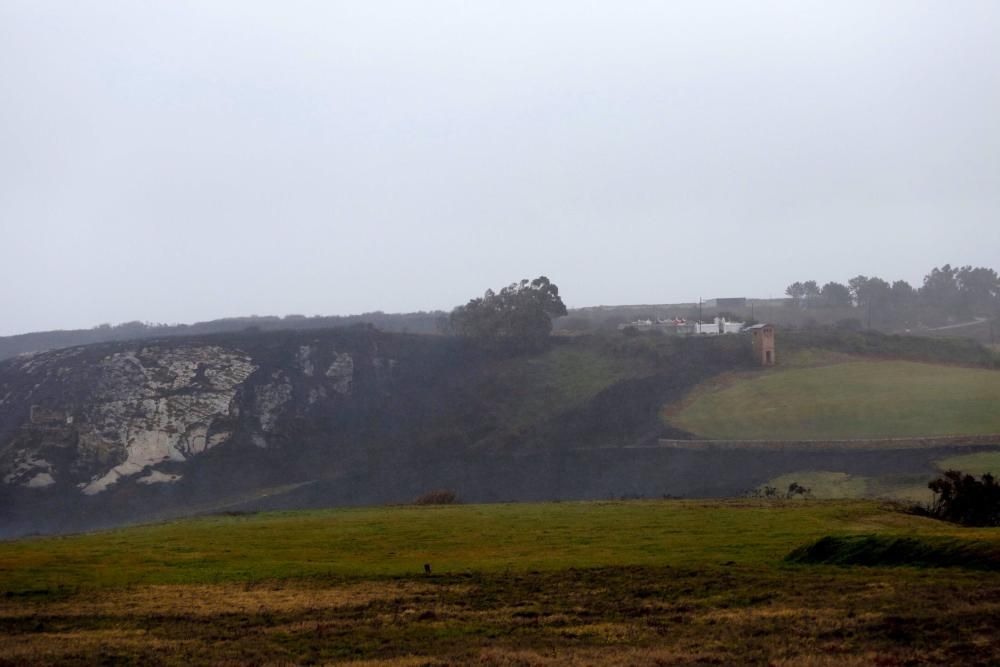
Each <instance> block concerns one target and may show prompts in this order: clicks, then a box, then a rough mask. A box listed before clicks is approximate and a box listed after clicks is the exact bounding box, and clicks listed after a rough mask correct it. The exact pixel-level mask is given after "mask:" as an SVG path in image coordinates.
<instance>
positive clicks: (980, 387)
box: [665, 361, 1000, 440]
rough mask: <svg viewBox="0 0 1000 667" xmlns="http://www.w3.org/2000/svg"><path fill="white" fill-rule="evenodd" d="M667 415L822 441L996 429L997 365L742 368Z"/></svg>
mask: <svg viewBox="0 0 1000 667" xmlns="http://www.w3.org/2000/svg"><path fill="white" fill-rule="evenodd" d="M665 414H666V419H668V420H669V422H670V423H671V424H673V425H674V426H678V427H680V428H682V429H685V430H687V431H690V432H692V433H696V434H698V435H700V436H703V437H706V438H720V439H762V440H772V439H773V440H823V439H847V438H880V437H922V436H944V435H975V434H995V433H1000V371H995V370H986V369H977V368H963V367H957V366H945V365H939V364H926V363H917V362H909V361H851V362H847V363H834V364H831V365H823V366H817V367H805V368H803V367H793V368H784V369H782V368H779V369H776V370H773V371H763V372H758V373H752V374H741V375H738V376H733V377H730V378H727V379H726V381H723V382H720V381H718V380H713V381H711V382H710V383H706V384H704V385H702V386H701V387H699V388H697V389H695V390H694V392H692V394H691V395H690V396H689V397H688V399H687V400H685V401H684V402H683V403H682V404H680V405H676V406H670V407H668V408H667V410H666V413H665Z"/></svg>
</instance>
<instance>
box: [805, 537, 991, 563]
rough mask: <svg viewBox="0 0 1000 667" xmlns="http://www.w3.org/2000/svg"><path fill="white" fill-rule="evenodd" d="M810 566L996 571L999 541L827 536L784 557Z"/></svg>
mask: <svg viewBox="0 0 1000 667" xmlns="http://www.w3.org/2000/svg"><path fill="white" fill-rule="evenodd" d="M785 560H786V561H787V562H790V563H802V564H810V565H818V564H825V565H863V566H868V567H877V566H889V567H893V566H901V565H906V566H913V567H964V568H970V569H976V570H1000V544H997V543H996V542H992V541H978V540H963V539H958V538H948V537H894V536H891V535H848V536H827V537H824V538H821V539H820V540H817V541H816V542H814V543H812V544H808V545H806V546H803V547H799V548H798V549H796V550H795V551H793V552H792V553H790V554H788V556H787V557H786V558H785Z"/></svg>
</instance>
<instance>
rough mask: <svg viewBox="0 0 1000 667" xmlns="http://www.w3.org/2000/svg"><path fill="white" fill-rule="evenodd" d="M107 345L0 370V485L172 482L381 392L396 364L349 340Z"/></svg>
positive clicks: (362, 340)
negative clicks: (200, 463)
mask: <svg viewBox="0 0 1000 667" xmlns="http://www.w3.org/2000/svg"><path fill="white" fill-rule="evenodd" d="M285 338H286V339H283V340H281V341H277V342H278V343H279V344H277V345H276V344H275V342H276V341H275V340H273V339H270V338H267V337H258V338H256V339H254V338H248V339H247V340H245V341H243V342H244V343H249V344H246V345H242V346H241V345H240V341H239V340H229V341H221V340H220V341H210V340H205V341H159V342H137V343H118V344H107V345H99V346H88V347H78V348H70V349H66V350H59V351H55V352H48V353H41V354H35V355H25V356H20V357H16V358H14V359H10V360H6V361H4V362H2V363H0V480H2V483H3V484H4V485H7V486H12V487H18V488H21V489H36V490H43V489H59V490H60V491H62V492H63V493H71V494H79V495H82V496H96V495H100V494H104V493H107V492H108V491H109V490H111V489H113V488H116V487H122V486H126V485H134V484H139V485H161V484H176V483H178V482H180V481H181V480H183V479H184V475H185V474H186V471H187V469H188V468H189V466H190V464H192V463H193V462H195V461H196V460H197V459H198V458H199V457H201V456H203V455H204V454H205V453H206V452H209V451H210V450H213V449H216V448H218V447H222V446H224V445H227V444H229V445H233V444H235V445H250V446H252V447H255V448H260V449H267V448H269V447H272V446H274V445H275V444H276V443H279V444H281V443H282V442H283V440H284V439H285V435H287V434H286V431H287V426H288V425H289V424H290V423H292V422H295V421H296V420H300V421H301V420H303V419H308V418H309V417H310V416H316V413H318V414H322V415H326V416H329V415H330V414H331V413H334V412H336V411H338V410H341V411H349V410H351V409H352V407H354V406H353V401H352V399H353V394H354V391H355V386H356V380H357V378H358V376H359V375H360V376H361V382H360V384H361V386H362V387H363V389H365V390H367V391H372V390H375V393H376V394H379V393H380V394H383V395H384V394H387V393H388V391H389V388H390V385H391V380H392V378H391V375H392V370H393V369H394V368H395V365H396V360H395V359H391V358H386V357H381V356H379V355H378V341H377V340H375V339H374V338H372V337H371V336H369V337H367V339H366V337H365V336H359V335H351V334H341V335H332V336H331V335H323V336H316V335H313V336H297V337H296V338H301V339H302V340H301V341H299V340H287V336H286V337H285Z"/></svg>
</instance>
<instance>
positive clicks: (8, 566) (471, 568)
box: [0, 500, 1000, 667]
mask: <svg viewBox="0 0 1000 667" xmlns="http://www.w3.org/2000/svg"><path fill="white" fill-rule="evenodd" d="M859 545H860V546H859ZM894 545H895V546H894ZM899 545H902V547H905V548H901V547H900V546H899ZM998 547H1000V530H997V529H978V530H976V529H969V528H961V527H957V526H954V525H951V524H945V523H941V522H937V521H933V520H930V519H926V518H921V517H916V516H911V515H904V514H900V513H898V512H894V511H892V510H890V509H887V508H884V507H881V506H879V505H877V504H874V503H870V502H834V503H829V502H814V501H801V500H800V501H796V502H763V501H727V502H718V501H716V502H696V501H656V502H648V501H647V502H610V503H607V502H601V503H548V504H535V505H525V504H521V505H513V504H510V505H478V506H477V505H472V506H449V507H390V508H371V509H357V510H335V511H313V512H296V513H272V514H260V515H239V516H210V517H203V518H199V519H193V520H186V521H179V522H173V523H167V524H160V525H151V526H142V527H135V528H129V529H122V530H115V531H110V532H104V533H95V534H90V535H77V536H69V537H63V538H47V539H31V540H22V541H18V542H12V543H3V544H0V663H2V664H26V663H27V664H30V663H69V664H95V663H115V664H120V663H144V664H148V663H157V664H176V665H185V664H205V663H226V664H247V663H255V664H257V663H296V664H298V663H326V662H348V663H351V661H363V662H360V663H352V664H364V665H385V666H389V665H451V664H482V665H526V666H529V667H530V666H536V665H537V666H541V665H557V664H558V665H563V664H573V665H608V664H612V665H614V664H618V665H649V666H652V665H664V664H671V665H701V664H736V663H744V664H745V663H754V664H757V663H759V664H814V665H826V664H838V665H842V664H849V665H851V664H858V665H860V664H872V663H876V664H887V665H888V664H928V663H929V664H959V663H961V664H989V663H991V662H995V661H996V659H997V658H1000V640H998V637H997V634H996V632H995V629H996V627H997V625H998V624H1000V602H998V600H1000V578H998V575H997V573H996V572H995V571H990V570H991V569H993V568H995V566H996V564H997V560H996V557H997V553H998V551H1000V549H998ZM790 554H793V555H792V556H791V558H792V559H793V560H797V561H799V562H800V563H806V564H788V562H786V560H785V559H786V557H789V555H790ZM812 562H819V563H824V562H837V563H853V562H863V563H865V564H866V565H870V566H880V565H893V566H894V567H864V568H854V567H831V566H829V565H819V566H816V565H811V564H808V563H812ZM424 564H428V565H429V566H430V567H431V569H432V572H431V574H425V573H424ZM969 568H972V569H969Z"/></svg>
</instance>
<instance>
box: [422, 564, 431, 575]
mask: <svg viewBox="0 0 1000 667" xmlns="http://www.w3.org/2000/svg"><path fill="white" fill-rule="evenodd" d="M430 573H431V564H430V563H424V574H430Z"/></svg>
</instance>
